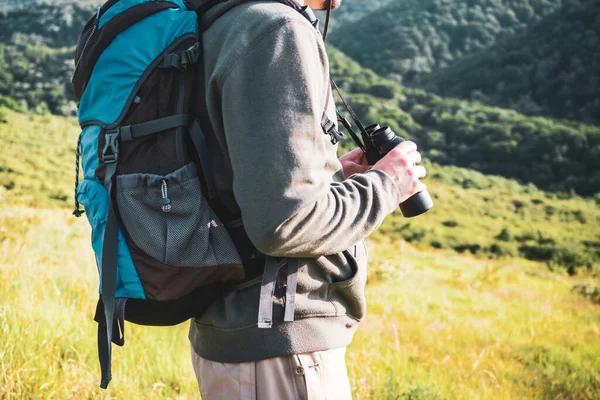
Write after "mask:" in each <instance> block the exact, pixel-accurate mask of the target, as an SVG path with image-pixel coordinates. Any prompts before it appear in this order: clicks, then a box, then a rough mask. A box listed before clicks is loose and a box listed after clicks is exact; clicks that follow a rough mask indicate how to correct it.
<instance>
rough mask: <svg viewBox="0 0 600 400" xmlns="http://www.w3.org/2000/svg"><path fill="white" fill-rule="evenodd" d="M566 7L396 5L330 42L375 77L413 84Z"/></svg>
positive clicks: (558, 1) (530, 1)
mask: <svg viewBox="0 0 600 400" xmlns="http://www.w3.org/2000/svg"><path fill="white" fill-rule="evenodd" d="M568 1H569V2H579V1H578V0H568ZM566 2H567V0H469V1H464V2H462V1H460V2H459V1H453V0H424V1H420V2H417V1H410V2H404V1H398V2H393V3H392V4H390V5H388V6H387V7H383V8H381V9H379V10H378V11H376V12H374V13H371V14H369V15H367V16H366V17H365V18H363V19H362V20H360V21H358V22H357V23H355V24H351V25H348V26H345V27H341V28H340V29H338V30H336V31H334V32H333V33H332V35H331V43H333V44H334V45H335V46H336V47H338V48H339V49H340V50H341V51H343V52H344V53H346V54H348V55H349V56H350V57H352V58H353V59H355V60H357V61H358V62H359V63H360V64H362V65H364V66H367V67H369V68H372V69H373V70H374V71H375V72H377V73H379V74H381V75H384V76H394V77H395V78H397V79H402V82H403V83H410V82H412V81H413V80H414V79H415V78H416V77H418V76H420V75H426V74H428V73H430V72H431V71H433V70H435V69H439V68H443V67H446V66H448V65H450V64H452V63H454V62H456V61H457V60H460V58H461V57H463V56H465V55H466V54H471V53H473V52H476V51H478V50H481V49H484V48H488V47H490V46H492V45H493V44H494V43H496V41H497V40H498V39H499V38H500V37H502V36H504V35H510V34H514V33H516V32H519V31H522V30H523V29H526V28H527V27H528V26H530V25H531V24H533V23H535V22H537V21H539V20H541V19H542V18H543V17H544V16H546V15H548V14H550V13H552V12H553V11H555V10H556V9H558V8H559V7H560V6H561V5H562V4H564V3H566Z"/></svg>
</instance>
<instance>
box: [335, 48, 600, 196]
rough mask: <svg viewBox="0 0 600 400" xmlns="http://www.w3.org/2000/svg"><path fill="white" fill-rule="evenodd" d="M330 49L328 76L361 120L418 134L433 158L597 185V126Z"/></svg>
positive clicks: (553, 183) (566, 183)
mask: <svg viewBox="0 0 600 400" xmlns="http://www.w3.org/2000/svg"><path fill="white" fill-rule="evenodd" d="M329 56H330V61H331V73H332V76H333V77H334V78H335V80H336V81H337V82H338V84H339V85H340V86H341V87H342V88H343V89H344V90H346V91H347V92H348V93H349V94H350V96H349V97H350V99H351V101H352V104H353V105H354V106H355V108H356V110H357V112H358V113H359V115H364V116H365V121H366V123H374V122H377V123H382V124H389V125H390V126H391V127H392V128H393V129H394V130H395V131H396V132H397V133H398V134H400V135H402V136H404V137H406V138H410V139H412V140H414V141H415V142H417V143H418V144H419V145H420V146H421V148H422V149H423V150H424V151H425V154H426V155H427V157H429V158H430V159H431V160H432V161H434V162H436V163H440V164H444V165H457V166H461V167H466V168H470V169H474V170H477V171H481V172H484V173H486V174H495V175H503V176H506V177H509V178H515V179H518V180H519V181H521V182H523V183H528V182H531V183H534V184H535V185H537V186H538V187H540V188H543V189H547V190H553V191H567V192H568V191H570V190H574V191H576V192H577V193H580V194H582V195H588V196H589V195H594V194H595V193H598V192H600V127H597V126H593V125H585V124H581V123H574V122H569V121H556V120H551V119H546V118H539V117H538V118H532V117H527V116H524V115H522V114H519V113H517V112H515V111H511V110H505V109H500V108H493V107H487V106H484V105H481V104H479V103H476V102H467V101H459V100H454V99H448V98H442V97H439V96H436V95H433V94H430V93H427V92H424V91H421V90H415V89H408V88H403V87H401V86H398V85H396V84H395V83H393V82H391V81H388V80H385V79H383V78H381V77H379V76H377V75H376V74H375V73H373V72H372V71H370V70H366V69H363V68H361V67H360V66H359V65H358V64H357V63H356V62H354V61H352V60H350V59H349V58H348V57H346V56H344V54H342V53H341V52H339V51H337V50H335V49H334V48H330V49H329ZM340 108H341V106H340Z"/></svg>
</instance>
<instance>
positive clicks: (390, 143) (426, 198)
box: [364, 124, 433, 218]
mask: <svg viewBox="0 0 600 400" xmlns="http://www.w3.org/2000/svg"><path fill="white" fill-rule="evenodd" d="M365 130H366V133H367V135H368V140H367V138H364V140H365V142H366V143H365V145H366V146H365V147H366V149H367V152H366V156H367V161H368V163H369V165H374V164H375V163H377V161H379V160H381V159H382V158H383V157H385V155H386V154H387V153H389V152H390V151H391V150H392V149H393V148H394V147H396V146H398V145H399V144H400V143H402V142H404V139H402V138H401V137H400V136H398V135H396V134H395V133H394V131H392V129H391V128H390V127H389V126H383V127H382V126H380V125H379V124H373V125H370V126H368V127H366V128H365ZM432 207H433V200H432V199H431V195H430V194H429V192H428V191H427V190H425V191H423V192H420V193H417V194H415V195H414V196H412V197H411V198H409V199H408V200H406V201H405V202H403V203H401V204H400V210H401V211H402V215H404V216H405V217H406V218H411V217H416V216H418V215H421V214H423V213H425V212H427V211H429V210H430V209H431V208H432Z"/></svg>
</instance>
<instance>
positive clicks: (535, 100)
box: [419, 0, 600, 124]
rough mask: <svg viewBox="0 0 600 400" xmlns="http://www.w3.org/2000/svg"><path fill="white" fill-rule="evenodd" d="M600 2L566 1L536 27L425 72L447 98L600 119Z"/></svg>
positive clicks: (427, 83) (428, 85)
mask: <svg viewBox="0 0 600 400" xmlns="http://www.w3.org/2000/svg"><path fill="white" fill-rule="evenodd" d="M598 15H600V2H599V1H598V0H591V1H586V2H584V3H582V4H577V3H566V4H565V5H564V6H563V7H561V8H560V9H559V10H558V11H555V12H554V14H552V15H550V16H548V17H546V18H544V19H543V20H542V21H541V22H539V23H537V24H536V25H535V26H533V27H531V28H529V29H527V30H525V31H524V32H522V33H520V34H518V35H515V36H514V37H510V38H506V39H505V40H502V41H499V42H498V43H497V44H496V45H494V46H492V47H491V48H489V49H486V50H483V51H481V52H479V53H476V54H474V55H473V56H472V57H465V59H464V60H460V61H459V62H457V63H455V64H454V65H452V66H451V67H448V68H446V69H442V70H437V71H436V73H435V74H429V75H426V76H424V78H423V81H422V82H419V85H422V86H424V87H425V88H427V89H428V90H431V91H434V92H435V93H438V94H440V95H443V96H450V97H461V98H467V99H477V100H479V101H482V102H485V103H487V104H492V105H497V106H502V107H508V108H512V109H515V110H518V111H520V112H523V113H525V114H538V115H539V114H545V115H549V116H553V117H558V118H568V119H574V120H580V121H586V122H588V123H596V124H598V123H600V59H599V58H598V49H599V48H600V19H599V18H598Z"/></svg>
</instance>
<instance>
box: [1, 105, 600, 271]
mask: <svg viewBox="0 0 600 400" xmlns="http://www.w3.org/2000/svg"><path fill="white" fill-rule="evenodd" d="M6 120H7V121H8V122H7V123H4V124H0V141H1V142H2V143H5V144H6V145H7V146H8V151H5V152H2V153H0V201H1V202H3V203H4V204H12V205H25V206H29V207H49V206H56V207H60V208H64V207H72V204H73V199H72V194H73V182H74V173H75V164H74V159H75V157H74V155H75V144H76V141H77V135H78V134H79V130H78V129H77V126H76V124H75V121H74V119H71V118H63V117H54V116H45V117H39V116H27V115H22V114H17V113H14V112H8V113H7V114H6ZM40 132H43V138H44V139H43V142H42V141H40V139H39V138H40ZM428 168H429V174H430V175H429V178H428V179H427V184H428V186H429V190H430V192H431V193H432V194H433V196H434V200H435V202H436V206H435V208H434V209H433V210H432V211H430V212H429V213H428V214H427V215H426V216H423V217H420V218H416V219H412V220H407V219H404V218H403V217H402V216H401V214H400V213H399V212H397V213H396V214H394V215H393V216H391V217H390V218H388V220H386V223H385V224H384V226H383V227H382V228H381V229H380V230H379V231H378V232H377V233H376V234H375V235H374V237H373V238H374V240H377V241H383V240H397V239H404V240H406V241H408V242H410V243H412V244H413V245H415V246H417V247H421V248H440V249H450V250H455V251H457V252H461V253H465V252H466V253H471V254H474V255H477V256H478V257H483V258H511V257H514V256H523V257H527V258H529V259H532V260H538V261H543V262H545V263H546V264H548V265H549V266H550V267H551V268H557V269H567V270H569V271H570V272H572V273H573V272H575V271H576V270H578V269H581V270H582V271H590V270H595V269H598V268H600V264H599V262H600V208H599V207H598V205H597V204H596V203H595V202H594V201H593V200H589V199H588V200H586V199H582V198H578V197H576V196H575V197H573V198H570V199H566V198H559V197H558V196H557V195H555V194H551V193H545V192H542V191H539V190H537V189H536V188H535V187H534V186H532V185H529V186H522V185H520V184H518V183H517V182H515V181H511V180H508V179H505V178H501V177H494V176H486V175H482V174H481V173H478V172H475V171H471V170H466V169H463V168H458V167H443V166H440V165H437V164H431V165H428ZM1 237H2V234H0V238H1Z"/></svg>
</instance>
